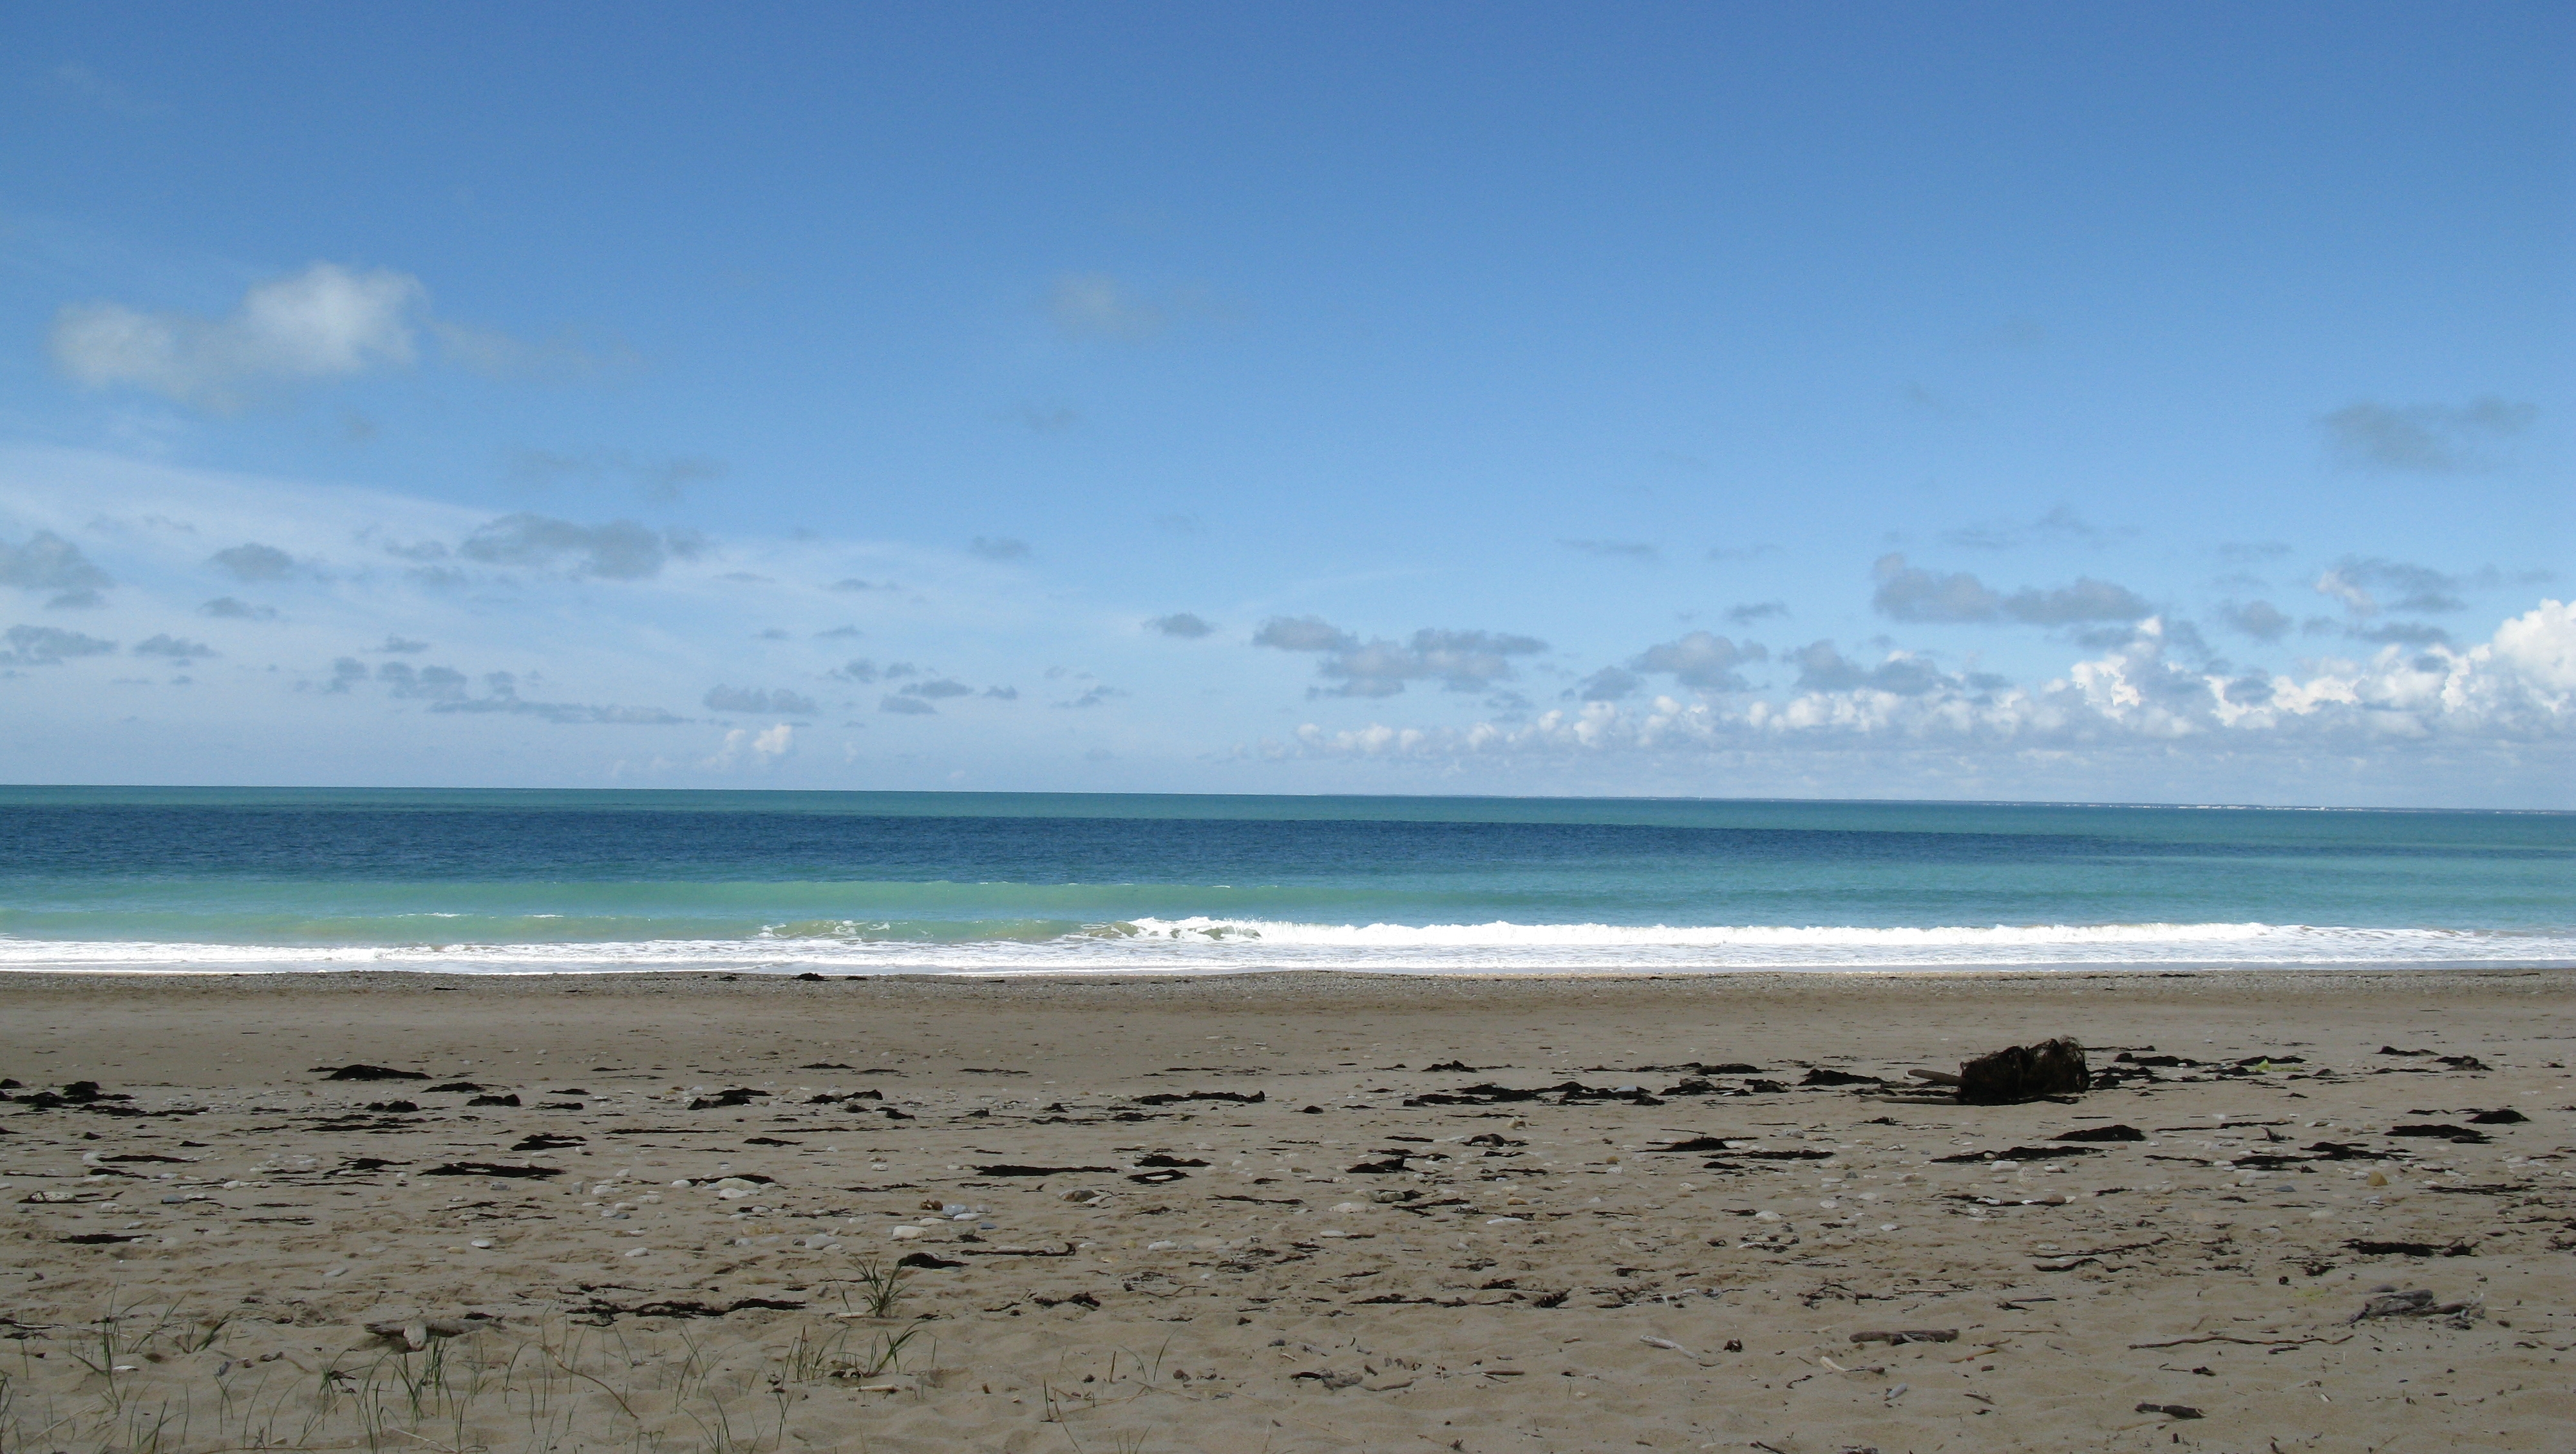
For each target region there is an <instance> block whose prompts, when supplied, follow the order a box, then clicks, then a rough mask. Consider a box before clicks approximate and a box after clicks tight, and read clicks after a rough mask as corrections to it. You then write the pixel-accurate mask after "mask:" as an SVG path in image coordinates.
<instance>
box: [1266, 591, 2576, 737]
mask: <svg viewBox="0 0 2576 1454" xmlns="http://www.w3.org/2000/svg"><path fill="white" fill-rule="evenodd" d="M2166 647H2167V640H2166V632H2165V629H2164V626H2163V623H2162V622H2160V621H2157V620H2154V619H2150V620H2148V621H2146V622H2144V623H2142V624H2141V626H2140V627H2139V629H2138V631H2137V633H2136V634H2135V635H2134V636H2133V637H2132V638H2131V640H2130V641H2129V642H2127V643H2126V644H2124V645H2122V646H2120V647H2118V648H2115V649H2113V650H2110V651H2108V652H2105V653H2104V654H2103V655H2101V656H2098V657H2094V658H2089V659H2086V660H2083V661H2079V662H2077V663H2075V664H2074V665H2073V666H2072V667H2071V668H2069V669H2068V671H2067V673H2066V675H2065V676H2063V677H2061V678H2059V679H2057V680H2055V681H2051V682H2049V683H2047V684H2045V685H2043V686H2040V687H2037V688H2029V689H2026V688H2022V687H2016V686H2011V685H2009V684H2004V683H1996V682H1993V681H1991V680H1990V679H1988V680H1978V679H1965V680H1963V679H1960V678H1955V677H1949V676H1945V675H1942V674H1940V673H1937V672H1930V671H1928V669H1927V670H1926V672H1925V673H1924V674H1923V675H1921V676H1920V677H1918V678H1913V679H1908V680H1905V681H1902V682H1895V681H1886V680H1872V678H1873V676H1875V675H1876V674H1877V673H1878V672H1883V671H1885V670H1886V667H1887V665H1888V664H1886V663H1883V664H1882V666H1881V667H1880V668H1878V669H1874V670H1867V671H1865V670H1862V669H1859V668H1853V667H1849V665H1848V664H1847V663H1842V662H1841V659H1840V658H1839V656H1833V657H1832V660H1831V661H1823V660H1813V661H1811V660H1809V659H1808V657H1809V653H1813V652H1816V651H1817V649H1818V648H1823V649H1824V651H1825V652H1826V653H1827V654H1830V646H1829V644H1827V643H1818V646H1817V647H1816V648H1808V650H1807V651H1806V652H1801V653H1796V654H1794V656H1793V659H1797V660H1800V662H1801V664H1802V666H1806V667H1808V668H1809V669H1810V673H1811V676H1810V678H1809V679H1808V685H1807V686H1806V687H1805V688H1804V689H1802V690H1800V691H1799V692H1798V693H1797V694H1796V695H1794V696H1792V697H1790V698H1789V699H1788V700H1786V701H1772V700H1768V699H1758V700H1755V701H1752V702H1749V703H1745V704H1743V705H1741V706H1719V705H1712V704H1709V703H1706V702H1696V703H1684V702H1681V701H1679V700H1676V699H1674V698H1672V697H1668V696H1665V697H1656V698H1654V699H1653V701H1652V702H1651V703H1650V704H1647V705H1644V706H1641V707H1636V708H1630V707H1624V706H1621V705H1619V704H1617V703H1615V702H1612V701H1593V702H1589V703H1586V704H1585V705H1583V706H1581V707H1579V708H1573V709H1568V710H1559V711H1551V712H1548V713H1545V714H1543V715H1542V716H1540V717H1538V718H1536V719H1534V720H1532V721H1530V722H1528V723H1525V724H1520V725H1504V724H1499V723H1492V722H1485V723H1478V724H1476V725H1474V726H1471V727H1465V728H1447V727H1431V728H1417V727H1398V726H1390V725H1386V724H1371V725H1370V726H1368V727H1365V728H1357V729H1352V730H1348V731H1340V732H1334V731H1327V730H1326V729H1324V728H1322V727H1319V726H1315V725H1312V724H1310V725H1308V726H1305V727H1302V728H1300V729H1299V730H1298V732H1297V734H1296V738H1295V741H1294V743H1293V744H1290V745H1288V746H1287V747H1286V749H1285V750H1288V751H1292V752H1297V753H1306V754H1322V755H1335V756H1372V757H1382V756H1404V757H1424V758H1453V757H1462V756H1475V755H1491V754H1514V753H1561V752H1574V751H1610V750H1628V751H1649V752H1670V751H1681V752H1707V751H1741V750H1747V749H1754V748H1767V747H1781V746H1792V745H1800V744H1804V745H1812V746H1819V747H1826V746H1853V745H1863V744H1867V745H1874V746H1881V747H1890V748H1893V747H1922V748H1930V749H1937V750H1940V751H1943V752H1948V753H1953V754H1957V753H1969V754H1975V753H1991V752H2028V751H2043V752H2051V753H2064V752H2070V751H2074V752H2080V751H2086V750H2098V749H2106V748H2117V747H2121V746H2124V745H2151V744H2165V745H2174V744H2180V743H2184V742H2192V741H2196V742H2199V743H2202V744H2204V745H2205V746H2208V747H2210V748H2213V749H2217V750H2224V751H2242V750H2260V749H2265V748H2310V747H2313V748H2320V749H2325V750H2332V751H2341V752H2351V751H2355V750H2361V749H2391V748H2394V749H2398V750H2403V748H2404V747H2405V745H2406V744H2411V743H2434V742H2448V743H2453V744H2469V745H2488V744H2498V743H2513V742H2539V743H2552V744H2557V745H2560V746H2564V745H2567V744H2569V743H2571V742H2576V605H2570V604H2568V603H2564V602H2560V601H2555V600H2551V601H2543V602H2541V603H2540V604H2539V605H2538V606H2536V607H2534V608H2533V609H2532V610H2530V611H2528V612H2525V613H2524V614H2522V615H2520V616H2516V617H2514V618H2512V619H2510V620H2508V621H2506V622H2504V623H2503V624H2502V625H2501V626H2499V627H2498V628H2497V630H2496V633H2495V636H2494V638H2493V639H2492V640H2490V641H2488V642H2486V643H2484V644H2481V645H2478V646H2474V647H2470V648H2467V649H2466V650H2459V649H2454V648H2452V647H2449V646H2444V645H2434V646H2431V647H2428V648H2425V649H2423V650H2420V651H2418V650H2412V649H2409V648H2406V647H2402V646H2397V645H2391V646H2388V647H2385V648H2383V649H2381V650H2380V651H2378V652H2377V653H2375V654H2373V655H2372V656H2371V657H2369V658H2368V659H2367V660H2363V661H2351V660H2343V659H2337V658H2328V659H2324V660H2320V661H2316V662H2312V663H2310V664H2309V665H2308V667H2307V668H2306V669H2305V675H2302V676H2291V675H2286V674H2284V675H2272V676H2266V675H2263V674H2261V673H2251V674H2247V675H2244V676H2239V677H2236V678H2233V679H2230V678H2228V677H2226V676H2224V675H2221V674H2218V673H2213V672H2206V671H2201V670H2196V669H2192V668H2187V667H2183V666H2178V665H2176V664H2174V663H2173V662H2171V661H2169V660H2168V659H2167V653H2166ZM1898 660H1902V658H1891V662H1895V661H1898ZM1819 668H1821V669H1819Z"/></svg>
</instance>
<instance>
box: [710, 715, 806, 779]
mask: <svg viewBox="0 0 2576 1454" xmlns="http://www.w3.org/2000/svg"><path fill="white" fill-rule="evenodd" d="M795 751H796V729H795V728H794V727H792V726H790V725H788V724H787V723H785V722H781V723H779V724H777V725H776V726H774V727H770V728H767V729H765V730H763V731H759V732H754V731H752V730H751V729H750V728H748V727H736V728H734V729H733V730H731V731H729V732H727V733H725V735H724V743H723V745H722V746H720V747H718V748H717V749H716V750H715V752H714V753H713V754H712V755H710V756H709V757H707V758H706V759H705V760H704V761H703V762H701V763H699V764H698V765H699V766H700V767H704V768H707V769H709V770H710V771H714V772H729V771H731V770H732V769H733V767H734V765H735V764H736V763H743V764H747V765H749V766H751V767H755V768H769V767H775V766H777V765H778V764H779V763H780V762H783V761H785V760H786V759H787V758H789V757H791V756H793V755H794V754H795Z"/></svg>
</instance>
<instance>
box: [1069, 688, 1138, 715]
mask: <svg viewBox="0 0 2576 1454" xmlns="http://www.w3.org/2000/svg"><path fill="white" fill-rule="evenodd" d="M1125 695H1127V694H1126V693H1125V692H1123V691H1120V690H1119V689H1118V688H1116V687H1093V688H1091V689H1090V690H1088V691H1086V692H1084V693H1083V694H1082V695H1080V696H1078V697H1075V698H1073V699H1071V700H1070V701H1063V702H1058V703H1056V704H1055V705H1057V706H1059V707H1069V708H1072V709H1074V710H1076V711H1079V710H1081V709H1082V708H1084V707H1097V706H1099V705H1101V704H1102V703H1104V702H1106V701H1108V700H1110V699H1111V698H1113V697H1123V696H1125Z"/></svg>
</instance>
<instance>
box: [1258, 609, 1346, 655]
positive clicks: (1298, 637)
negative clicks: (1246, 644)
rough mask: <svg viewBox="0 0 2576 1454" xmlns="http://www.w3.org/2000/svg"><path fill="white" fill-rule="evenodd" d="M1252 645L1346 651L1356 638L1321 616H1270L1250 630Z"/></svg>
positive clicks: (1295, 649) (1305, 649)
mask: <svg viewBox="0 0 2576 1454" xmlns="http://www.w3.org/2000/svg"><path fill="white" fill-rule="evenodd" d="M1252 644H1253V645H1255V646H1268V647H1272V648H1275V649H1277V650H1280V651H1348V650H1350V649H1351V648H1352V647H1354V646H1357V645H1359V644H1360V639H1359V638H1358V637H1356V636H1353V635H1352V634H1351V633H1349V632H1347V631H1344V630H1343V629H1342V628H1340V627H1339V626H1335V625H1333V624H1332V623H1331V622H1328V621H1326V620H1325V619H1324V618H1323V617H1321V616H1273V617H1271V618H1270V619H1269V620H1267V621H1264V622H1262V623H1261V629H1259V630H1257V631H1255V632H1253V633H1252Z"/></svg>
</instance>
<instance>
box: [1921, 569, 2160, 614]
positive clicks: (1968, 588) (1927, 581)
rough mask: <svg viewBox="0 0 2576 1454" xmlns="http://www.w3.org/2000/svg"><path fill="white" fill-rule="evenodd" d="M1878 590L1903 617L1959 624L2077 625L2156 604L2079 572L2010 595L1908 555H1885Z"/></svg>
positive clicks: (2146, 610) (2142, 610)
mask: <svg viewBox="0 0 2576 1454" xmlns="http://www.w3.org/2000/svg"><path fill="white" fill-rule="evenodd" d="M1872 574H1874V575H1875V576H1877V578H1878V589H1877V591H1876V593H1875V594H1873V595H1872V596H1871V598H1870V604H1871V605H1872V606H1873V607H1875V608H1876V609H1877V611H1878V613H1879V614H1880V615H1882V616H1887V617H1890V618H1891V619H1894V620H1898V621H1917V622H1925V623H1934V624H1959V623H1967V622H1979V621H2001V620H2011V621H2019V622H2021V623H2023V624H2024V625H2029V626H2071V625H2075V624H2078V623H2080V622H2086V621H2138V620H2143V619H2145V618H2146V617H2147V615H2148V614H2150V613H2151V612H2152V611H2153V610H2154V609H2155V608H2154V607H2152V606H2150V605H2148V604H2147V602H2146V600H2145V598H2144V597H2142V596H2140V595H2138V593H2137V592H2135V591H2132V590H2130V589H2129V588H2128V587H2126V586H2120V585H2114V584H2112V583H2111V582H2109V581H2098V580H2095V579H2093V578H2092V577H2091V576H2079V577H2077V578H2076V581H2075V583H2074V584H2073V585H2068V586H2056V587H2053V588H2051V589H2048V590H2044V591H2043V590H2039V589H2036V588H2032V587H2024V588H2023V589H2021V590H2018V591H2015V592H2013V593H2012V594H2011V595H2009V596H2006V595H2002V594H1999V593H1997V592H1995V591H1992V590H1989V589H1987V587H1986V584H1985V583H1984V582H1983V581H1980V580H1978V579H1977V578H1976V577H1975V576H1973V575H1970V574H1969V573H1967V572H1966V571H1958V572H1954V573H1952V574H1948V575H1943V574H1940V573H1938V572H1935V571H1928V570H1925V569H1923V568H1922V567H1920V566H1909V565H1907V564H1906V563H1905V557H1904V556H1902V555H1884V556H1881V557H1879V559H1878V563H1877V564H1876V565H1875V566H1874V567H1872Z"/></svg>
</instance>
